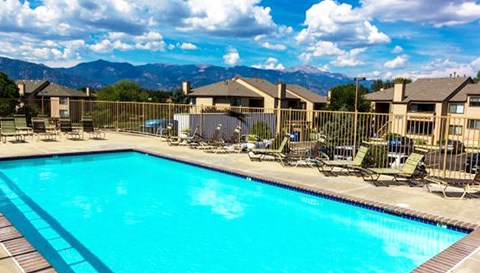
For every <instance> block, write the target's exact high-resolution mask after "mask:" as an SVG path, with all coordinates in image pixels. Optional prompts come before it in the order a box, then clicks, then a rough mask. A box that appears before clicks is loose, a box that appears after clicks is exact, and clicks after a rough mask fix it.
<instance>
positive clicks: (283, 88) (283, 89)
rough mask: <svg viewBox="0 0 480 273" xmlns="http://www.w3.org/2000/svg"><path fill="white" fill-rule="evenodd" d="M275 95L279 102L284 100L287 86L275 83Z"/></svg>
mask: <svg viewBox="0 0 480 273" xmlns="http://www.w3.org/2000/svg"><path fill="white" fill-rule="evenodd" d="M277 95H278V99H279V100H280V101H282V100H284V99H285V97H286V96H287V85H286V84H285V83H283V82H279V83H277Z"/></svg>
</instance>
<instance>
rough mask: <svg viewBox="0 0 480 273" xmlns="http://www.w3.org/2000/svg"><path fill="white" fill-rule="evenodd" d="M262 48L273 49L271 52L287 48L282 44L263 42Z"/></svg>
mask: <svg viewBox="0 0 480 273" xmlns="http://www.w3.org/2000/svg"><path fill="white" fill-rule="evenodd" d="M262 47H264V48H268V49H273V50H278V51H283V50H285V49H287V46H285V45H284V44H271V43H269V42H264V43H262Z"/></svg>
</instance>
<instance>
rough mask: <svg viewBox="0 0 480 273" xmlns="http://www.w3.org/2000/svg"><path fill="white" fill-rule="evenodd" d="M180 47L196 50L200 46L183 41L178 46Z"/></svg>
mask: <svg viewBox="0 0 480 273" xmlns="http://www.w3.org/2000/svg"><path fill="white" fill-rule="evenodd" d="M178 47H179V48H181V49H184V50H196V49H198V47H197V46H196V45H194V44H192V43H182V44H180V45H179V46H178Z"/></svg>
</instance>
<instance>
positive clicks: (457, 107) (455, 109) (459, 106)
mask: <svg viewBox="0 0 480 273" xmlns="http://www.w3.org/2000/svg"><path fill="white" fill-rule="evenodd" d="M464 108H465V107H464V105H463V103H454V104H450V106H449V107H448V112H449V113H452V114H463V111H464Z"/></svg>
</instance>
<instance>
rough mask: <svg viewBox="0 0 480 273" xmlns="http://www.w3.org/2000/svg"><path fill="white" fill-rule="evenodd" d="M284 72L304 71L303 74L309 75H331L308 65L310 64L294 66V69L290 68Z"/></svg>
mask: <svg viewBox="0 0 480 273" xmlns="http://www.w3.org/2000/svg"><path fill="white" fill-rule="evenodd" d="M284 71H285V72H298V71H302V72H305V73H309V74H330V73H329V72H328V71H324V70H321V69H320V68H318V67H315V66H313V65H308V64H304V65H296V66H292V67H289V68H287V69H285V70H284Z"/></svg>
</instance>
